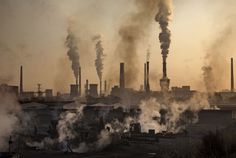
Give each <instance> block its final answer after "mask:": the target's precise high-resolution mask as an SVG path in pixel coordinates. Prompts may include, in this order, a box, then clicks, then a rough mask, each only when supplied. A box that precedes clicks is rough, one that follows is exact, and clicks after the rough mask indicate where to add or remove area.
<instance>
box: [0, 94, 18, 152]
mask: <svg viewBox="0 0 236 158" xmlns="http://www.w3.org/2000/svg"><path fill="white" fill-rule="evenodd" d="M0 100H1V102H0V129H1V130H0V150H1V151H4V150H6V149H7V148H8V140H9V137H10V135H11V134H12V133H13V132H14V131H16V130H17V129H18V126H17V125H18V117H17V114H18V113H19V112H20V106H19V104H18V103H17V101H16V97H15V96H14V95H12V94H9V93H0Z"/></svg>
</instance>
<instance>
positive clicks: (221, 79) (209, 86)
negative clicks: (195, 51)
mask: <svg viewBox="0 0 236 158" xmlns="http://www.w3.org/2000/svg"><path fill="white" fill-rule="evenodd" d="M231 27H232V26H229V27H226V28H225V29H224V30H223V31H222V32H220V34H219V36H218V37H217V38H216V39H215V40H214V41H213V42H212V43H211V44H210V46H209V48H208V49H207V54H206V56H205V58H204V66H203V67H202V71H203V81H204V84H205V89H206V91H207V92H210V93H211V92H215V91H219V90H222V88H223V87H224V88H227V87H226V86H225V85H226V83H227V82H226V80H227V79H228V78H227V76H229V75H228V74H229V73H228V72H229V71H226V68H228V67H229V63H230V58H229V57H228V59H227V55H229V54H230V52H231V51H229V50H228V49H229V48H228V47H229V46H228V45H229V44H230V42H231V41H232V35H233V32H232V28H231Z"/></svg>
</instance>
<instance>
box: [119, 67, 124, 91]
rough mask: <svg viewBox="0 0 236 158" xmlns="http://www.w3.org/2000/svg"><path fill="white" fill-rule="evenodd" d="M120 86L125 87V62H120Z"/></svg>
mask: <svg viewBox="0 0 236 158" xmlns="http://www.w3.org/2000/svg"><path fill="white" fill-rule="evenodd" d="M120 88H122V89H124V88H125V64H124V63H120Z"/></svg>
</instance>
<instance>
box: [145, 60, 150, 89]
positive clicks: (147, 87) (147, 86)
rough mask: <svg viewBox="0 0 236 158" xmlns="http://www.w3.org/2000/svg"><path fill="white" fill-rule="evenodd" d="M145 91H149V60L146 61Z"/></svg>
mask: <svg viewBox="0 0 236 158" xmlns="http://www.w3.org/2000/svg"><path fill="white" fill-rule="evenodd" d="M146 92H150V85H149V61H147V85H146Z"/></svg>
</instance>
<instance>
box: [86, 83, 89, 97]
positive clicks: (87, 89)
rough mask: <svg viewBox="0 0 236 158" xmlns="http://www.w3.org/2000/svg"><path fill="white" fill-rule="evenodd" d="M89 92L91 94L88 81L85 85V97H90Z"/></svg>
mask: <svg viewBox="0 0 236 158" xmlns="http://www.w3.org/2000/svg"><path fill="white" fill-rule="evenodd" d="M88 92H89V81H88V80H86V84H85V96H87V95H88Z"/></svg>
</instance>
